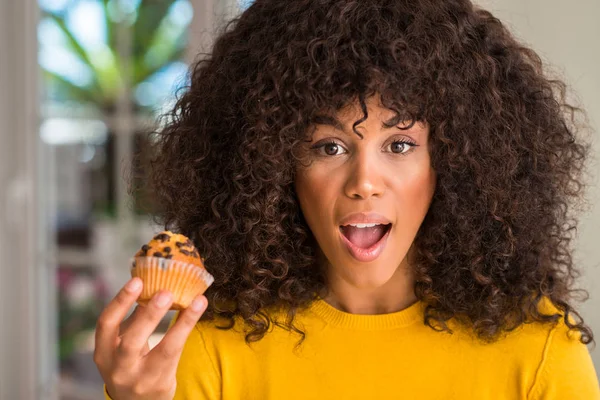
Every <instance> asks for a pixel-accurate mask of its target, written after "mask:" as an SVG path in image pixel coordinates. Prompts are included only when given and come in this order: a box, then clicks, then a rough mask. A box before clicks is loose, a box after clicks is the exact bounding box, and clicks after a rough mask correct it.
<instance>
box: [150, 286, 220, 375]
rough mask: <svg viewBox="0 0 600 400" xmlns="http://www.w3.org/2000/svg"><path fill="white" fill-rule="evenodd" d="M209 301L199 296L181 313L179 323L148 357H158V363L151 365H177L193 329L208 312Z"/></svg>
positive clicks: (178, 318) (177, 322)
mask: <svg viewBox="0 0 600 400" xmlns="http://www.w3.org/2000/svg"><path fill="white" fill-rule="evenodd" d="M207 304H208V301H207V299H206V297H205V296H202V295H200V296H198V297H196V298H195V299H194V301H192V304H191V305H190V307H188V308H186V309H185V310H183V311H181V312H180V313H179V315H178V317H177V321H175V323H174V324H173V326H171V328H170V329H169V330H168V331H167V333H166V334H165V336H164V337H163V339H162V340H161V341H160V343H159V344H157V345H156V346H155V347H154V348H153V349H152V350H151V351H150V353H149V354H148V357H153V358H154V357H156V358H158V359H159V360H157V362H155V363H154V362H153V363H150V364H151V365H165V364H167V365H168V364H173V363H174V364H175V365H176V364H177V363H178V362H179V357H180V355H181V352H182V351H183V347H184V345H185V342H186V340H187V338H188V336H189V335H190V332H191V331H192V329H194V326H195V325H196V323H197V322H198V320H199V319H200V317H201V316H202V314H203V313H204V311H205V310H206V306H207Z"/></svg>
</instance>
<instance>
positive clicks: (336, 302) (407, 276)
mask: <svg viewBox="0 0 600 400" xmlns="http://www.w3.org/2000/svg"><path fill="white" fill-rule="evenodd" d="M330 271H331V269H330ZM411 271H412V269H411V268H409V267H408V265H407V264H406V263H404V262H403V263H402V264H401V265H400V266H399V267H398V269H397V270H396V272H395V273H394V275H393V276H392V278H390V280H389V281H388V282H386V283H385V284H384V285H382V286H380V287H368V288H361V287H356V286H354V285H352V283H351V282H348V281H346V280H343V279H341V278H340V277H335V276H331V274H328V287H327V292H326V293H324V294H323V295H322V296H321V297H322V298H323V300H325V301H326V302H327V303H328V304H330V305H331V306H333V307H335V308H337V309H338V310H341V311H344V312H347V313H351V314H363V315H375V314H389V313H394V312H397V311H402V310H404V309H405V308H408V307H409V306H411V305H412V304H414V303H416V302H417V297H416V295H415V291H414V275H413V273H412V272H411Z"/></svg>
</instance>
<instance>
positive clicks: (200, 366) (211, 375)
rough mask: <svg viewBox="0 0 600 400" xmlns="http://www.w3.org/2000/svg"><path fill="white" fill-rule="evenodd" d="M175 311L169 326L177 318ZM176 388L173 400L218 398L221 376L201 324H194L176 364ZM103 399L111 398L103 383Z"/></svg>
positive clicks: (213, 399)
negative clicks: (209, 351)
mask: <svg viewBox="0 0 600 400" xmlns="http://www.w3.org/2000/svg"><path fill="white" fill-rule="evenodd" d="M178 315H179V313H177V314H176V315H175V316H174V317H173V319H172V320H171V323H170V324H169V327H171V326H172V325H173V324H174V323H175V321H176V320H177V316H178ZM176 374H177V389H176V391H175V397H174V398H173V400H190V399H194V400H196V399H197V400H220V399H221V378H220V374H219V373H218V372H217V368H216V367H215V364H214V362H213V360H212V358H211V356H210V354H209V353H208V349H207V346H206V344H205V342H204V337H203V335H202V326H201V324H200V323H198V324H196V326H195V327H194V329H193V330H192V332H191V333H190V335H189V336H188V338H187V340H186V342H185V345H184V348H183V352H182V353H181V358H180V359H179V364H178V366H177V373H176ZM104 398H105V400H112V399H111V397H110V396H109V395H108V392H107V391H106V385H104Z"/></svg>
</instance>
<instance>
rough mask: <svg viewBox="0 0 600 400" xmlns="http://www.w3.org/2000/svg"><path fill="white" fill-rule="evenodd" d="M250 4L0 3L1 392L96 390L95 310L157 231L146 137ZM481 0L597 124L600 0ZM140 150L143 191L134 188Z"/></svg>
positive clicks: (593, 272) (586, 238) (595, 190)
mask: <svg viewBox="0 0 600 400" xmlns="http://www.w3.org/2000/svg"><path fill="white" fill-rule="evenodd" d="M282 1H284V0H282ZM250 3H251V1H250V0H246V1H243V0H37V1H36V0H0V139H1V141H0V259H1V260H2V261H1V262H0V399H2V400H4V399H25V400H26V399H73V400H74V399H82V400H83V399H102V398H103V397H102V381H101V379H100V376H99V374H98V372H97V370H96V367H95V365H94V363H93V360H92V352H93V344H94V327H95V322H96V319H97V317H98V315H99V313H100V311H101V310H102V309H103V307H104V306H105V304H106V303H107V302H108V301H109V300H110V299H111V298H112V296H113V295H114V294H115V293H116V291H117V290H118V289H119V288H120V287H121V286H122V285H123V284H124V283H125V282H126V281H127V279H128V278H129V270H128V265H129V263H128V260H129V258H130V257H131V255H132V254H134V252H135V251H136V250H137V248H138V247H139V246H140V245H141V244H142V243H144V242H145V241H146V240H147V239H148V238H149V237H150V236H151V235H152V234H154V233H155V232H157V231H159V230H160V227H157V226H154V225H153V223H152V221H151V216H152V215H151V214H152V209H153V208H152V207H153V205H152V194H151V193H148V192H146V191H144V189H143V179H144V178H143V176H144V171H145V170H147V168H146V167H147V162H148V157H149V154H148V149H147V148H148V147H147V146H148V140H152V138H151V136H150V137H149V136H148V135H147V133H148V132H150V131H152V130H154V129H156V128H157V127H158V124H159V123H161V122H160V121H159V120H158V119H157V117H158V116H159V115H161V114H162V113H164V112H165V111H167V110H168V109H169V107H170V106H171V105H172V104H173V101H174V99H175V94H176V92H177V90H178V89H180V88H182V87H184V86H185V85H186V84H187V76H186V73H187V68H188V66H189V65H190V63H191V62H192V61H193V60H194V59H196V58H198V57H201V56H202V55H201V54H200V53H201V52H207V51H210V45H211V43H212V40H213V37H214V34H215V30H216V29H218V28H219V27H221V26H222V24H223V22H224V21H226V20H228V19H229V18H231V17H232V16H235V15H236V14H237V13H239V12H241V11H242V10H244V9H245V8H246V7H247V6H249V4H250ZM480 3H481V4H482V5H484V6H486V7H488V8H490V9H491V10H492V11H494V12H495V13H496V14H497V16H498V17H500V18H501V19H502V20H503V21H505V22H506V23H507V24H508V25H509V26H510V27H511V29H512V30H513V31H514V32H515V34H517V36H519V37H520V38H521V39H522V40H523V41H525V42H527V43H528V44H530V45H531V46H533V47H534V48H535V49H536V50H537V51H538V52H539V53H540V55H541V56H542V57H543V58H544V59H545V60H547V61H548V62H549V63H550V65H552V68H553V69H552V71H554V72H556V73H558V74H561V75H563V76H564V77H565V78H566V79H567V81H568V83H569V84H570V86H571V96H572V98H573V100H574V101H575V102H576V103H578V104H580V105H582V106H583V107H584V108H586V109H587V111H588V115H589V118H590V120H589V121H588V122H589V124H590V125H591V127H592V128H594V129H596V130H597V128H598V122H599V121H600V70H599V69H598V68H597V65H600V44H599V43H598V38H600V26H599V25H598V24H597V22H596V21H595V18H597V16H599V15H600V2H598V1H597V0H577V1H576V2H571V3H569V4H566V3H567V2H555V1H553V2H548V1H544V0H535V1H534V0H527V1H524V0H497V1H492V0H488V1H481V2H480ZM575 4H576V5H577V8H574V6H575ZM163 123H164V121H163ZM593 141H594V146H595V147H594V154H595V157H596V159H595V160H591V161H592V162H591V163H590V172H591V183H592V185H591V187H590V191H589V200H590V207H589V210H588V211H587V213H586V214H585V215H584V216H583V218H582V224H581V229H580V232H579V236H578V242H577V254H576V260H577V261H578V262H579V264H580V265H581V268H582V270H583V275H584V276H583V277H582V278H581V281H580V286H581V287H583V288H585V289H587V290H588V291H590V294H591V299H590V300H589V301H588V302H586V303H584V304H583V306H582V307H581V310H582V314H583V316H584V317H585V318H586V320H587V321H588V322H589V323H590V324H591V325H592V328H593V329H594V330H595V332H596V335H597V337H598V341H599V342H600V312H599V311H598V309H600V295H598V294H597V292H598V288H599V285H600V266H599V264H600V239H599V238H600V185H599V183H600V176H599V175H600V174H598V170H599V167H598V166H599V164H598V161H597V159H598V156H600V146H599V143H598V135H597V134H594V136H593ZM134 154H139V155H140V158H139V162H137V163H136V165H134V171H135V173H136V176H137V175H139V177H138V178H136V179H138V180H139V181H138V183H139V184H140V185H138V186H140V187H141V188H142V189H141V190H139V191H137V192H135V193H128V191H127V183H126V180H127V179H128V178H129V174H130V173H129V168H130V166H131V165H132V160H133V155H134ZM170 317H171V314H169V315H168V316H167V317H166V318H165V321H164V323H163V325H162V326H161V327H160V328H159V329H158V331H157V333H156V334H155V335H154V336H153V338H152V339H151V344H155V343H156V342H157V341H158V340H160V338H161V335H162V333H164V331H165V330H166V323H167V322H168V320H169V319H170ZM599 354H600V350H594V351H593V352H592V356H593V358H594V361H595V365H596V369H597V370H598V369H600V355H599Z"/></svg>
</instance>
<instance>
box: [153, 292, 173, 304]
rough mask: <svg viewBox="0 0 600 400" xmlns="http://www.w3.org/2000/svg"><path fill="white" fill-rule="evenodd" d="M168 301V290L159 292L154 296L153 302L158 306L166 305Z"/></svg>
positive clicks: (169, 294)
mask: <svg viewBox="0 0 600 400" xmlns="http://www.w3.org/2000/svg"><path fill="white" fill-rule="evenodd" d="M169 301H171V293H169V292H160V293H159V294H158V295H157V296H156V297H154V303H155V304H156V305H157V306H159V307H164V306H166V305H167V303H168V302H169Z"/></svg>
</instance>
